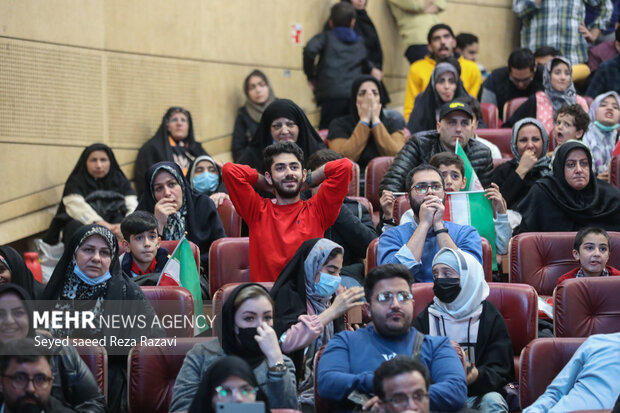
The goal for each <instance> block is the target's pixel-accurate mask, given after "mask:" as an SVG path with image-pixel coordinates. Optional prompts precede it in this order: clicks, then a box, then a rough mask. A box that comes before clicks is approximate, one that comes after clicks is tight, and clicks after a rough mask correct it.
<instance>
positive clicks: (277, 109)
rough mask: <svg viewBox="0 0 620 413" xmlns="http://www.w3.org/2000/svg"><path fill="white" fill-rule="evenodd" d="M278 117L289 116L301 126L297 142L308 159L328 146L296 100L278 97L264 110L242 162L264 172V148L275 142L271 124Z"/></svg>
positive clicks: (241, 159)
mask: <svg viewBox="0 0 620 413" xmlns="http://www.w3.org/2000/svg"><path fill="white" fill-rule="evenodd" d="M278 118H287V119H290V120H292V121H293V122H295V124H296V125H297V127H298V128H299V135H298V136H297V142H296V143H297V146H299V147H300V148H301V149H302V150H303V152H304V156H305V158H306V159H308V157H310V155H312V154H313V153H314V152H316V151H318V150H319V149H325V148H326V146H325V143H323V140H322V139H321V137H320V136H319V134H318V132H317V131H316V130H315V129H314V128H313V127H312V125H311V124H310V121H309V120H308V118H307V117H306V114H305V113H304V111H303V110H302V109H301V108H300V107H299V106H297V104H296V103H295V102H293V101H292V100H289V99H276V100H275V101H274V102H273V103H272V104H271V105H269V106H267V109H265V112H263V116H262V117H261V119H260V124H259V125H258V129H256V135H254V139H253V140H252V143H251V144H250V145H249V146H248V147H247V148H246V150H245V151H244V152H243V154H242V155H241V156H240V157H239V163H240V164H244V165H249V166H251V167H252V168H254V169H256V170H257V171H259V172H264V170H265V163H264V160H263V149H265V148H266V147H267V146H269V145H271V144H272V143H273V137H272V136H271V124H272V123H273V121H274V120H276V119H278Z"/></svg>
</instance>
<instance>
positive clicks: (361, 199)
mask: <svg viewBox="0 0 620 413" xmlns="http://www.w3.org/2000/svg"><path fill="white" fill-rule="evenodd" d="M347 198H349V199H353V200H355V201H357V202H359V203H360V204H362V205H363V206H365V207H366V209H367V210H368V213H369V214H370V217H371V218H372V213H373V212H374V209H373V207H372V204H371V203H370V201H369V200H368V199H366V198H364V197H363V196H348V197H347Z"/></svg>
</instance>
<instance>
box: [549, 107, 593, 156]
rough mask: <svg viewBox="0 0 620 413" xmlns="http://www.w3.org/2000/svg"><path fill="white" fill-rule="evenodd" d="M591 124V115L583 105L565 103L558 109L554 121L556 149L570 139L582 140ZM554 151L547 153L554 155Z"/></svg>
mask: <svg viewBox="0 0 620 413" xmlns="http://www.w3.org/2000/svg"><path fill="white" fill-rule="evenodd" d="M589 125H590V117H589V116H588V114H587V113H586V112H585V110H583V108H582V107H581V105H579V104H574V105H563V106H562V107H561V108H560V109H558V113H557V114H556V115H555V122H554V123H553V138H554V139H555V147H556V149H557V147H558V146H560V145H561V144H563V143H564V142H566V141H568V140H571V139H575V140H581V138H583V135H584V133H586V132H587V130H588V126H589ZM553 152H554V151H551V152H549V153H548V154H547V155H548V156H553Z"/></svg>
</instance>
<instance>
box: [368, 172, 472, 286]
mask: <svg viewBox="0 0 620 413" xmlns="http://www.w3.org/2000/svg"><path fill="white" fill-rule="evenodd" d="M407 183H408V184H407V187H408V188H409V192H408V197H409V203H410V204H411V208H412V209H413V213H414V221H412V222H410V223H408V224H405V225H399V226H398V227H394V228H390V229H389V230H387V231H386V232H384V233H383V234H382V235H381V237H380V238H379V248H378V251H377V260H378V263H379V264H390V263H391V264H403V265H405V266H406V267H407V268H409V271H410V272H411V275H412V276H413V277H414V279H415V281H416V282H432V281H433V274H432V267H431V262H432V260H433V257H434V256H435V254H436V253H437V251H439V250H440V249H441V248H444V247H445V248H452V249H457V248H460V249H462V250H464V251H467V252H469V253H470V254H472V255H473V256H474V257H475V258H476V259H477V260H478V262H480V263H481V264H482V244H481V239H480V235H479V234H478V231H476V229H475V228H474V227H472V226H470V225H459V224H455V223H452V222H448V221H444V220H443V214H444V204H443V202H444V200H445V197H446V194H445V190H444V179H443V176H442V175H441V173H440V171H439V170H438V169H437V168H435V167H434V166H430V165H420V166H418V167H416V168H414V169H413V170H412V171H411V174H410V175H409V177H408V179H407Z"/></svg>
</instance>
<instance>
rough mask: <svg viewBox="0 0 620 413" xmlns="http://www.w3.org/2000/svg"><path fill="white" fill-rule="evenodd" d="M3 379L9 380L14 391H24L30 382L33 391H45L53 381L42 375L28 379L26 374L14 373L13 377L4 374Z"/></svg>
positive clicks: (51, 378)
mask: <svg viewBox="0 0 620 413" xmlns="http://www.w3.org/2000/svg"><path fill="white" fill-rule="evenodd" d="M4 377H6V378H7V379H9V381H10V382H11V384H12V385H13V388H14V389H15V390H23V389H25V388H26V386H28V383H29V382H32V385H33V386H34V387H35V389H37V390H45V389H47V388H48V387H49V386H50V384H52V382H53V381H54V378H53V377H49V376H47V375H45V374H43V373H39V374H35V375H34V376H33V377H30V376H29V375H27V374H26V373H15V374H13V375H8V374H5V375H4Z"/></svg>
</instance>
